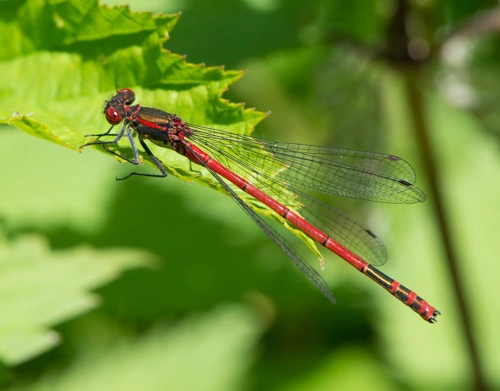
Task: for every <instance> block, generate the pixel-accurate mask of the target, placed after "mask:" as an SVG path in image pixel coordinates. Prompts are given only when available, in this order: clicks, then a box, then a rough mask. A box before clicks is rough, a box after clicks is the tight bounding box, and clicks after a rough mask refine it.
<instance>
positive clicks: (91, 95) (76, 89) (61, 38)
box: [0, 0, 319, 255]
mask: <svg viewBox="0 0 500 391" xmlns="http://www.w3.org/2000/svg"><path fill="white" fill-rule="evenodd" d="M5 8H6V9H7V12H5V13H4V14H2V15H1V16H0V41H1V42H4V41H8V42H9V44H8V45H5V46H3V45H2V46H1V49H0V59H1V60H2V61H1V62H0V86H2V87H1V88H0V99H1V101H2V102H4V103H3V104H4V105H5V106H2V107H0V124H2V123H3V124H9V125H14V126H16V127H18V128H19V129H21V130H23V131H25V132H27V133H29V134H31V135H34V136H37V137H40V138H42V139H44V140H47V141H52V142H54V143H57V144H59V145H63V146H66V147H68V148H71V149H74V150H81V147H82V145H83V144H84V143H85V141H86V140H89V139H88V138H87V139H86V138H85V137H84V136H85V135H87V134H96V133H103V132H105V131H106V130H107V129H108V128H109V125H108V124H107V123H106V121H105V118H104V115H103V114H102V112H101V110H99V109H98V107H102V103H103V102H104V101H105V100H106V99H109V97H110V93H112V92H111V91H113V90H114V89H115V86H117V87H119V88H122V87H128V88H132V89H134V91H135V92H136V95H137V98H138V99H137V101H138V102H140V103H141V104H143V105H145V106H155V107H159V108H162V109H165V110H166V111H168V112H171V113H176V114H178V115H179V116H180V117H181V118H183V120H185V121H187V122H190V123H194V124H197V125H204V126H211V127H214V128H218V129H222V130H227V131H231V132H235V133H239V134H250V133H251V131H252V130H253V127H254V125H256V124H257V123H258V122H259V121H261V120H262V119H263V118H264V117H265V116H266V114H265V113H261V112H257V111H255V110H251V109H245V108H244V107H243V105H242V104H234V103H230V102H228V101H227V100H224V99H222V98H221V96H222V94H223V92H224V91H225V90H226V89H227V88H228V86H229V85H230V84H232V83H234V82H235V81H236V80H238V79H239V78H240V77H241V76H242V75H243V72H240V71H226V70H224V68H223V67H205V66H204V65H195V64H190V63H187V62H186V61H185V60H184V57H182V56H179V55H176V54H173V53H170V52H168V51H166V50H165V49H164V48H163V44H164V42H165V40H166V39H167V38H168V33H169V31H170V30H171V29H172V28H173V26H174V25H175V23H176V22H177V20H178V17H179V15H177V14H176V15H156V16H152V15H151V14H149V13H140V12H131V11H130V10H129V9H128V8H127V7H114V8H109V7H106V6H100V5H99V4H98V3H97V1H94V0H86V1H76V0H50V1H49V0H46V1H42V0H26V1H24V2H7V3H5ZM98 149H99V150H101V151H103V150H102V148H98ZM151 149H152V151H153V153H154V154H155V155H156V156H157V157H158V158H159V159H160V160H161V161H162V162H163V164H164V166H165V168H166V170H167V172H168V173H170V174H172V175H174V176H177V177H179V178H181V179H183V180H186V181H192V180H196V181H198V182H200V183H202V184H204V185H206V186H209V187H212V188H214V189H216V190H218V191H221V192H225V191H224V190H223V189H222V187H221V186H220V184H219V183H218V182H217V181H216V180H215V179H214V178H213V177H212V176H211V175H209V174H208V172H206V170H202V173H201V174H200V173H199V172H197V171H193V170H192V169H191V167H190V165H189V162H188V161H187V159H186V158H185V157H183V156H181V155H179V154H177V153H176V152H174V151H171V150H168V149H166V148H160V147H157V146H152V148H151ZM119 151H120V153H122V154H125V155H128V156H131V149H130V146H129V145H127V140H125V138H124V140H123V141H122V143H121V144H120V149H119ZM103 152H104V151H103ZM110 156H111V155H110ZM143 160H144V161H146V162H148V163H149V164H151V162H150V161H149V159H148V158H147V157H145V156H143ZM239 194H240V196H241V197H242V198H243V199H244V200H245V201H246V202H247V203H248V204H249V205H251V206H252V207H253V208H254V209H255V210H257V211H265V208H263V207H262V205H256V201H255V200H254V199H253V198H252V197H250V196H248V195H246V194H245V193H243V192H239ZM257 204H259V203H257ZM266 214H268V215H269V214H270V215H271V216H272V218H274V219H276V220H278V221H280V222H281V223H282V224H283V225H284V226H285V227H286V228H288V229H290V230H291V231H292V232H293V233H294V234H295V235H297V236H299V237H300V238H301V239H302V240H303V241H304V242H305V243H306V244H307V246H308V247H310V248H311V250H312V251H313V252H315V254H317V255H319V252H318V250H317V248H316V245H315V243H314V242H313V241H311V240H310V239H309V238H307V236H306V235H304V234H303V233H301V232H300V231H298V230H294V229H291V228H290V227H289V225H288V224H286V222H285V221H284V220H283V219H282V218H281V217H280V216H278V215H277V214H275V213H274V212H272V213H271V212H269V211H268V212H267V213H266Z"/></svg>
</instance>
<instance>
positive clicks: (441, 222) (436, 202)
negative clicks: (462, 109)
mask: <svg viewBox="0 0 500 391" xmlns="http://www.w3.org/2000/svg"><path fill="white" fill-rule="evenodd" d="M403 74H404V82H405V93H406V95H407V100H408V107H409V110H410V122H411V123H412V124H413V127H414V130H415V134H416V135H417V142H418V144H419V145H418V146H419V150H420V153H421V156H422V162H423V165H424V169H425V175H426V177H427V179H428V181H429V185H430V197H429V201H430V202H431V203H432V206H433V208H434V210H435V212H436V216H437V219H438V228H439V231H440V233H441V239H442V243H443V245H444V250H445V253H446V257H445V261H446V262H447V266H448V270H449V271H450V273H451V282H452V286H453V290H454V295H455V298H456V300H457V304H458V313H459V317H460V322H461V323H462V327H463V330H464V333H465V340H466V344H467V349H468V352H469V358H470V362H471V365H472V370H473V377H474V384H473V389H474V390H476V391H487V390H490V388H489V386H488V384H487V381H486V377H485V376H484V373H483V368H484V367H483V366H482V365H481V358H480V355H479V351H478V345H477V342H476V339H475V336H474V333H473V331H472V330H473V327H472V321H471V319H472V318H471V314H470V312H469V306H468V305H467V300H466V296H465V293H464V292H465V289H464V284H463V282H462V279H461V277H460V273H459V265H458V261H457V259H458V258H457V256H456V252H455V247H454V246H453V243H452V238H451V234H450V229H449V225H448V219H447V218H446V211H445V208H444V203H443V195H442V191H441V186H440V184H442V181H441V180H440V178H439V170H438V169H437V164H436V158H435V157H436V153H435V151H434V150H433V145H432V141H431V139H430V136H429V125H428V122H427V117H426V113H425V106H426V104H425V95H424V94H422V92H421V90H420V88H419V85H420V86H421V85H424V84H425V83H423V80H422V79H421V76H420V72H419V70H418V69H416V68H413V69H408V70H407V71H406V72H405V73H403Z"/></svg>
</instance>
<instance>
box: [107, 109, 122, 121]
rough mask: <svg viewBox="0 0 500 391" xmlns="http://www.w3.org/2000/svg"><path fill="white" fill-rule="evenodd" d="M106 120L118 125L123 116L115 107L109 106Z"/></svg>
mask: <svg viewBox="0 0 500 391" xmlns="http://www.w3.org/2000/svg"><path fill="white" fill-rule="evenodd" d="M106 121H108V123H110V124H111V125H118V124H119V123H120V122H122V116H121V115H120V114H118V111H116V110H115V109H114V108H113V107H108V108H107V109H106Z"/></svg>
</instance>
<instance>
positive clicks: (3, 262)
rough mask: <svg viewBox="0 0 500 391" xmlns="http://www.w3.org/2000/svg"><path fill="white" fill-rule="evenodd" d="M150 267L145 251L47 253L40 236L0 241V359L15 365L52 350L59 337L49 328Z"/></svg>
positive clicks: (86, 309)
mask: <svg viewBox="0 0 500 391" xmlns="http://www.w3.org/2000/svg"><path fill="white" fill-rule="evenodd" d="M152 262H153V256H152V255H151V254H149V253H146V252H145V251H139V250H130V249H127V250H125V249H114V250H109V251H96V250H93V249H91V248H87V247H81V248H77V249H72V250H65V251H51V250H50V248H49V247H48V245H47V243H46V242H45V241H44V239H43V238H41V237H40V236H23V237H20V238H18V239H15V240H14V241H12V242H11V243H9V242H7V241H6V240H5V239H4V238H3V237H2V236H0V313H1V317H0V359H1V360H2V361H3V362H4V363H6V364H8V365H16V364H19V363H21V362H23V361H26V360H28V359H30V358H32V357H33V356H36V355H38V354H40V353H43V352H44V351H46V350H49V349H51V348H53V347H54V346H56V345H57V344H58V343H59V342H60V337H59V335H58V334H57V333H56V332H55V331H52V330H50V327H51V326H53V325H56V324H58V323H61V322H63V321H65V320H68V319H71V318H73V317H75V316H79V315H81V314H83V313H86V312H88V311H89V310H91V309H92V308H95V307H97V306H98V305H99V302H100V299H99V297H98V296H96V295H95V294H92V293H90V291H91V290H93V289H95V288H97V287H100V286H102V285H105V284H107V283H109V282H110V281H112V280H114V279H116V278H117V277H118V276H119V275H120V274H121V273H122V272H123V271H124V270H126V269H130V268H135V267H140V266H149V265H152Z"/></svg>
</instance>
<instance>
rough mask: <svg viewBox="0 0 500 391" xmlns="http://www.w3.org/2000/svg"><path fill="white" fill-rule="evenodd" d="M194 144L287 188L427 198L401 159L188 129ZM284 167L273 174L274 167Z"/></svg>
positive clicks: (385, 198) (384, 198)
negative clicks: (255, 171)
mask: <svg viewBox="0 0 500 391" xmlns="http://www.w3.org/2000/svg"><path fill="white" fill-rule="evenodd" d="M189 126H190V128H191V129H192V130H195V132H194V134H193V135H192V136H190V137H189V139H190V140H191V141H193V142H194V143H195V144H196V143H198V144H203V145H205V146H207V147H209V148H210V150H211V151H217V152H218V151H220V153H221V154H223V155H225V156H227V157H228V158H230V156H233V157H235V158H238V157H239V159H238V160H240V162H239V163H238V165H239V166H242V165H245V166H246V169H247V170H252V167H258V169H259V171H260V172H261V173H262V174H265V175H267V176H272V177H274V178H276V179H280V180H281V182H282V183H285V184H288V185H289V186H290V188H294V189H303V190H311V191H316V192H321V193H325V194H330V195H337V196H342V197H348V198H358V199H363V200H370V201H377V202H387V203H397V204H399V203H403V204H409V203H415V202H421V201H424V200H425V194H424V192H423V191H422V190H420V189H419V188H418V187H417V186H415V179H416V178H415V172H414V170H413V168H412V167H411V166H410V165H409V164H408V163H407V162H406V161H405V160H403V159H401V158H399V157H397V156H394V155H388V154H384V153H375V152H364V151H354V150H349V149H338V148H329V147H323V146H316V145H306V144H295V143H283V142H274V141H268V140H262V139H255V138H252V137H248V136H242V135H237V134H232V133H228V132H224V131H220V130H217V129H210V128H205V127H200V126H195V125H189ZM277 167H281V168H282V169H281V170H280V171H279V173H278V174H276V168H277Z"/></svg>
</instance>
